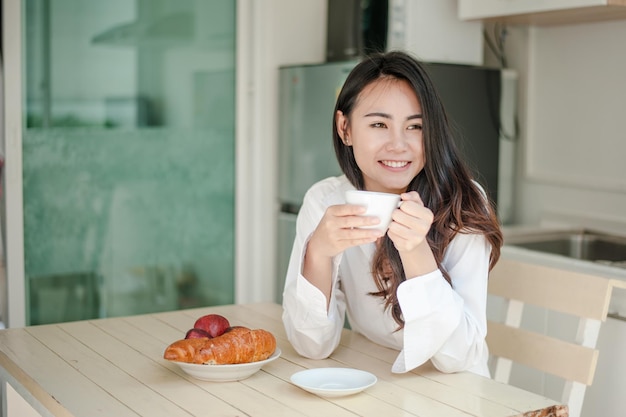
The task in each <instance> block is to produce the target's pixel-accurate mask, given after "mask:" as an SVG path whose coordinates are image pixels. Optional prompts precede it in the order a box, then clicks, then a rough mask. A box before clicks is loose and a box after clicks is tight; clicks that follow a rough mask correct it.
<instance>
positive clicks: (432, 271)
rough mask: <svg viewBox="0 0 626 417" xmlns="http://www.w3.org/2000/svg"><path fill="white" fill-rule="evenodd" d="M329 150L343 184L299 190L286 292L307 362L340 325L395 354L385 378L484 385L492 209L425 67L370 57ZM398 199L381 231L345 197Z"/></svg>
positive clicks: (346, 91)
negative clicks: (416, 375) (478, 379)
mask: <svg viewBox="0 0 626 417" xmlns="http://www.w3.org/2000/svg"><path fill="white" fill-rule="evenodd" d="M333 141H334V146H335V152H336V155H337V159H338V161H339V165H340V167H341V169H342V171H343V173H344V174H345V175H343V176H340V177H332V178H327V179H324V180H322V181H320V182H318V183H317V184H314V185H313V186H312V187H311V188H310V189H309V190H308V192H307V194H306V196H305V198H304V201H303V205H302V208H301V210H300V213H299V215H298V220H297V229H296V238H295V241H294V245H293V250H292V254H291V260H290V264H289V268H288V272H287V277H286V282H285V289H284V293H283V307H284V313H283V322H284V325H285V329H286V332H287V336H288V337H289V340H290V342H291V343H292V345H293V346H294V348H295V349H296V350H297V351H298V352H299V353H300V354H301V355H303V356H306V357H310V358H324V357H327V356H328V355H330V354H331V353H332V352H333V350H334V349H335V348H336V347H337V345H338V344H339V339H340V336H341V329H342V327H343V325H344V317H345V314H346V312H347V316H348V321H349V323H350V325H351V327H352V329H353V330H354V331H357V332H359V333H361V334H363V335H364V336H366V337H367V338H369V339H371V340H372V341H374V342H377V343H379V344H381V345H384V346H387V347H391V348H394V349H398V350H400V354H399V355H398V357H397V359H396V361H395V363H394V364H393V367H392V371H393V372H407V371H409V370H411V369H413V368H415V367H417V366H419V365H421V364H423V363H424V362H426V361H428V360H431V361H432V363H433V364H434V365H435V366H436V367H437V368H438V369H439V370H441V371H443V372H457V371H462V370H469V371H472V372H475V373H478V374H481V375H485V376H488V375H489V370H488V368H487V358H488V350H487V346H486V344H485V334H486V331H487V324H486V299H487V280H488V273H489V270H490V269H491V268H492V267H493V265H494V264H495V263H496V261H497V259H498V257H499V255H500V247H501V245H502V233H501V230H500V227H499V223H498V220H497V218H496V215H495V212H494V209H493V207H492V205H491V204H490V202H489V201H488V200H487V198H486V195H485V193H484V192H483V190H482V189H481V188H480V186H479V185H478V184H477V183H476V182H475V181H474V180H473V179H472V176H471V174H470V172H469V170H468V169H467V167H466V166H465V164H464V163H463V161H462V160H461V159H460V157H459V154H458V151H457V149H456V148H455V145H454V139H453V137H452V133H451V130H450V127H449V125H448V119H447V116H446V113H445V110H444V108H443V104H442V103H441V100H440V98H439V96H438V94H437V92H436V90H435V87H434V86H433V84H432V82H431V80H430V79H429V77H428V75H427V73H426V71H425V69H424V67H423V66H422V65H421V64H420V63H419V62H418V61H416V60H415V59H414V58H412V57H411V56H410V55H408V54H406V53H403V52H389V53H386V54H375V55H372V56H369V57H367V58H366V59H364V60H363V61H362V62H361V63H360V64H358V65H357V66H356V67H355V68H354V69H353V71H352V72H351V73H350V75H349V76H348V78H347V80H346V82H345V84H344V86H343V88H342V90H341V92H340V94H339V96H338V98H337V103H336V107H335V112H334V123H333ZM355 188H356V189H360V190H367V191H378V192H387V193H395V194H399V195H400V196H401V199H402V202H401V204H400V207H399V208H398V209H396V210H395V211H394V213H393V217H392V219H393V221H392V223H391V225H390V226H389V228H388V230H387V232H386V233H382V232H377V231H376V230H373V229H362V228H360V227H361V226H365V225H372V224H376V223H377V222H378V219H377V218H371V217H366V216H363V215H362V214H363V213H364V208H363V207H360V206H356V205H350V204H346V202H345V198H344V193H345V191H346V190H349V189H355Z"/></svg>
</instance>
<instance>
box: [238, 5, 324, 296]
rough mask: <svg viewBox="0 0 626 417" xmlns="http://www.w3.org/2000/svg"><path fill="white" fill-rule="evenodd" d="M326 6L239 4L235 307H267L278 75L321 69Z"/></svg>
mask: <svg viewBox="0 0 626 417" xmlns="http://www.w3.org/2000/svg"><path fill="white" fill-rule="evenodd" d="M326 5H327V2H326V0H309V1H306V2H299V1H298V2H295V1H291V0H265V1H262V2H261V1H256V0H240V1H238V8H239V11H238V13H239V17H238V25H240V27H238V33H237V36H238V38H239V39H238V44H237V47H238V52H237V54H238V63H237V66H238V72H239V74H238V81H237V84H238V90H239V91H238V93H237V133H236V136H237V164H238V166H237V184H236V189H237V213H236V223H237V232H236V233H237V234H236V241H237V254H236V259H237V260H238V262H237V265H236V270H237V272H236V275H237V280H236V282H237V286H236V289H235V293H236V300H235V301H236V302H238V303H243V302H253V301H272V300H273V299H274V295H275V294H274V292H275V291H274V289H275V285H276V279H277V277H276V265H275V259H276V258H275V240H276V213H277V211H278V202H277V190H276V189H277V178H276V166H277V162H278V161H277V158H278V152H277V142H278V139H277V126H278V123H277V122H278V68H279V67H280V66H282V65H290V64H307V63H319V62H323V61H324V58H325V49H326V10H327V6H326ZM241 25H246V26H243V27H241ZM242 66H244V67H245V68H246V69H247V68H250V69H251V71H246V70H245V69H243V70H242ZM246 72H247V73H246Z"/></svg>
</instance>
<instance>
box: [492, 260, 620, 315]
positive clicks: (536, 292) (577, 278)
mask: <svg viewBox="0 0 626 417" xmlns="http://www.w3.org/2000/svg"><path fill="white" fill-rule="evenodd" d="M489 293H490V294H494V295H498V296H501V297H504V298H507V299H513V300H522V301H524V302H525V303H528V304H534V305H537V306H540V307H544V308H547V309H550V310H554V311H559V312H561V313H567V314H573V315H576V316H580V317H586V318H591V319H594V320H601V321H604V320H606V315H607V313H608V308H609V302H610V297H611V280H608V279H599V278H598V277H596V276H593V275H586V274H581V273H577V272H573V271H567V270H563V269H557V268H551V267H547V266H543V265H538V264H531V263H526V262H516V261H511V260H506V259H501V260H500V261H499V262H498V263H497V264H496V266H495V267H494V269H493V270H492V271H491V275H490V277H489Z"/></svg>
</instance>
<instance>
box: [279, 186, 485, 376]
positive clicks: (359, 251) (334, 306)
mask: <svg viewBox="0 0 626 417" xmlns="http://www.w3.org/2000/svg"><path fill="white" fill-rule="evenodd" d="M349 189H354V187H353V186H352V185H351V184H350V182H349V181H348V180H347V178H346V177H345V176H340V177H331V178H326V179H324V180H322V181H320V182H318V183H316V184H315V185H313V186H312V187H311V188H310V189H309V190H308V192H307V193H306V195H305V197H304V201H303V204H302V208H301V209H300V213H299V214H298V219H297V226H296V237H295V241H294V245H293V249H292V253H291V259H290V262H289V268H288V271H287V277H286V280H285V288H284V292H283V322H284V325H285V329H286V332H287V336H288V338H289V341H290V342H291V344H292V345H293V347H294V348H295V349H296V351H298V353H300V354H301V355H303V356H306V357H309V358H313V359H322V358H325V357H328V356H329V355H330V354H331V353H332V352H333V351H334V350H335V348H336V347H337V346H338V344H339V339H340V337H341V330H342V328H343V326H344V316H345V314H347V316H348V321H349V323H350V326H351V328H352V330H354V331H356V332H359V333H361V334H363V335H364V336H365V337H367V338H368V339H370V340H372V341H374V342H376V343H379V344H381V345H383V346H387V347H390V348H393V349H397V350H400V354H399V355H398V357H397V359H396V361H395V363H394V364H393V367H392V371H393V372H398V373H400V372H407V371H410V370H411V369H414V368H416V367H418V366H420V365H421V364H423V363H424V362H426V361H428V360H429V359H430V360H431V361H432V363H433V365H434V366H435V367H437V368H438V369H439V370H441V371H442V372H457V371H463V370H469V371H472V372H475V373H478V374H481V375H485V376H489V370H488V368H487V359H488V350H487V345H486V343H485V335H486V332H487V321H486V303H487V277H488V271H489V255H490V252H491V245H490V244H489V243H488V242H487V240H486V239H485V237H484V236H483V235H481V234H461V233H459V234H457V235H456V236H455V238H454V239H453V240H452V242H451V243H450V245H449V246H448V247H447V249H446V251H445V255H444V259H443V262H442V265H443V266H444V267H445V269H446V270H447V271H448V274H449V275H450V277H451V281H452V286H450V284H448V282H447V281H446V280H445V279H444V278H443V275H442V274H441V272H440V271H439V270H436V271H434V272H431V273H429V274H426V275H423V276H418V277H415V278H414V279H409V280H406V281H404V282H403V283H402V284H400V286H399V287H398V301H399V303H400V308H401V310H402V315H403V318H404V321H405V325H404V329H402V330H399V331H397V330H396V329H397V327H398V325H397V323H396V322H395V321H394V320H393V317H392V316H391V311H390V310H389V309H385V308H384V307H385V306H384V300H383V299H382V298H381V297H378V296H372V295H369V293H370V292H374V291H377V288H376V284H375V283H374V279H373V277H372V273H371V261H372V256H373V254H374V251H375V244H374V243H371V244H367V245H362V246H357V247H352V248H350V249H348V250H346V251H345V252H343V253H342V254H339V255H337V256H336V257H335V259H334V262H333V273H332V282H333V285H332V294H331V299H330V303H329V308H328V310H327V309H326V306H327V302H326V297H325V296H324V295H323V294H322V292H321V291H320V290H319V289H318V288H316V287H315V286H313V285H312V284H311V283H310V282H309V281H307V279H306V278H304V276H303V275H302V266H303V259H304V254H305V251H306V246H307V242H308V239H309V236H310V235H311V233H313V231H314V230H315V228H316V227H317V225H318V223H319V222H320V220H321V218H322V216H323V215H324V213H325V211H326V209H327V208H328V207H329V206H331V205H336V204H345V198H344V192H345V191H346V190H349Z"/></svg>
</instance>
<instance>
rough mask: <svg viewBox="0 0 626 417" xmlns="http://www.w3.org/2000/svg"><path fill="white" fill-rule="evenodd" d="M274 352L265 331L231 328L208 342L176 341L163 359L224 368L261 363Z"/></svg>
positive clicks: (270, 335) (274, 341)
mask: <svg viewBox="0 0 626 417" xmlns="http://www.w3.org/2000/svg"><path fill="white" fill-rule="evenodd" d="M274 350H276V338H274V335H273V334H272V333H270V332H268V331H267V330H263V329H257V330H251V329H248V328H247V327H235V328H233V329H231V330H229V331H227V332H226V333H224V334H223V335H221V336H217V337H214V338H212V339H209V338H207V337H203V338H198V339H183V340H178V341H176V342H174V343H172V344H171V345H169V346H168V347H167V348H166V349H165V353H164V354H163V357H164V358H165V359H168V360H171V361H177V362H188V363H198V364H210V365H225V364H234V363H249V362H257V361H262V360H264V359H267V358H269V357H270V356H271V354H272V353H274Z"/></svg>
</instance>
